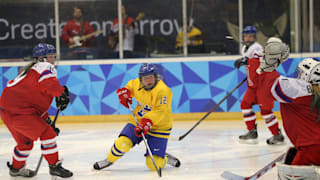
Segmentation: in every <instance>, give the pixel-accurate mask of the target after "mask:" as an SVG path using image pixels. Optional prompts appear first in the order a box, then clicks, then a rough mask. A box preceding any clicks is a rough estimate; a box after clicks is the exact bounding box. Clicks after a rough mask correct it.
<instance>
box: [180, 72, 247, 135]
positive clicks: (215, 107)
mask: <svg viewBox="0 0 320 180" xmlns="http://www.w3.org/2000/svg"><path fill="white" fill-rule="evenodd" d="M246 80H247V78H244V79H243V80H242V81H241V82H240V83H239V84H238V85H237V86H236V87H235V88H233V89H232V91H231V92H229V93H228V94H227V95H226V96H225V97H224V98H223V99H221V100H220V101H219V103H218V104H216V105H215V106H214V107H213V108H211V109H210V110H209V112H207V114H206V115H204V116H203V117H202V118H201V119H200V120H199V121H198V122H197V123H196V124H195V125H193V126H192V128H191V129H190V130H189V131H187V132H186V133H185V134H183V135H181V136H180V137H179V141H181V140H182V139H183V138H185V137H186V136H187V135H188V134H189V133H191V131H192V130H193V129H194V128H196V127H197V126H198V125H199V124H200V123H201V122H202V121H203V120H204V119H206V118H207V117H208V116H209V114H211V112H212V111H214V110H215V109H217V108H218V107H219V106H220V104H222V103H223V102H224V101H225V100H226V99H227V98H228V97H229V96H231V94H232V93H233V92H234V91H235V90H237V89H238V88H239V87H240V86H241V85H242V84H243V83H244V82H245V81H246Z"/></svg>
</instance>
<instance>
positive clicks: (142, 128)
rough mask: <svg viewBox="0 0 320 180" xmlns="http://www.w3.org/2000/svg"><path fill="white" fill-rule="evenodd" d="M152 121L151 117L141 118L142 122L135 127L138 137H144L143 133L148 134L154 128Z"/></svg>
mask: <svg viewBox="0 0 320 180" xmlns="http://www.w3.org/2000/svg"><path fill="white" fill-rule="evenodd" d="M152 125H153V124H152V121H151V120H150V119H145V118H143V119H141V122H140V124H138V126H136V127H135V128H134V134H135V135H136V136H137V137H142V135H141V133H143V135H146V134H147V132H149V131H150V129H151V128H152Z"/></svg>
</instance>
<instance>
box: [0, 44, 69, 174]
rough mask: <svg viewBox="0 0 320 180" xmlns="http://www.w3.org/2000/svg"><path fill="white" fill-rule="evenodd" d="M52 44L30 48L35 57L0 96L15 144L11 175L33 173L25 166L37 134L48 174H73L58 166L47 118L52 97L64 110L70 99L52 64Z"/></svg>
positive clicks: (53, 49)
mask: <svg viewBox="0 0 320 180" xmlns="http://www.w3.org/2000/svg"><path fill="white" fill-rule="evenodd" d="M55 53H56V50H55V47H54V46H53V45H50V44H44V43H40V44H38V45H37V46H35V48H34V49H33V57H34V61H33V62H32V63H30V64H29V65H27V66H26V67H25V68H23V69H22V71H21V73H20V74H19V75H18V76H17V77H16V78H15V79H14V80H10V81H8V83H7V86H6V87H5V89H4V90H3V92H2V95H1V99H0V115H1V119H2V120H3V122H4V123H5V125H6V126H7V128H8V129H9V131H10V133H11V134H12V136H13V138H14V139H15V141H16V143H17V145H16V146H15V148H14V152H13V156H12V164H11V165H10V164H9V162H8V163H7V164H8V167H9V169H10V170H9V174H10V176H23V177H33V176H34V175H35V172H34V171H32V170H30V169H26V168H25V164H26V160H27V158H28V156H29V154H30V151H31V150H32V148H33V142H34V141H35V140H37V139H38V138H40V141H41V150H42V155H43V156H44V158H45V159H46V160H47V162H48V164H49V169H50V174H51V175H53V176H60V177H71V176H72V175H73V173H72V172H70V171H69V170H67V169H64V168H63V167H62V166H61V163H62V162H61V161H59V159H58V158H59V157H58V148H57V144H56V135H57V134H56V132H55V130H54V129H53V128H52V127H51V126H50V125H49V124H48V123H47V122H46V121H48V118H49V115H48V112H47V111H48V109H49V107H50V105H51V102H52V100H53V98H54V97H56V103H57V108H59V109H60V110H64V109H65V108H66V107H67V105H68V103H69V100H70V99H69V92H68V89H67V87H66V86H65V87H63V86H61V85H60V83H59V81H58V79H57V72H56V69H55V66H54V61H55Z"/></svg>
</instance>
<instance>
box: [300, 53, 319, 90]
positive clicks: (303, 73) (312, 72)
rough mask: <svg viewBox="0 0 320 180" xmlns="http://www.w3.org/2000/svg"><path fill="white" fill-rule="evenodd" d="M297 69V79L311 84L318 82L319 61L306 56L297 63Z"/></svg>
mask: <svg viewBox="0 0 320 180" xmlns="http://www.w3.org/2000/svg"><path fill="white" fill-rule="evenodd" d="M297 71H299V74H298V79H301V80H303V81H306V82H309V83H311V84H320V62H319V61H317V60H315V59H312V58H306V59H304V60H302V61H301V62H300V63H299V64H298V67H297Z"/></svg>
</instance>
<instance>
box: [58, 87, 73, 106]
mask: <svg viewBox="0 0 320 180" xmlns="http://www.w3.org/2000/svg"><path fill="white" fill-rule="evenodd" d="M64 88H65V89H64V91H63V93H62V94H61V96H59V97H56V106H57V108H58V109H60V110H61V111H63V110H64V109H66V108H67V106H68V104H69V102H70V97H69V90H68V88H67V86H64Z"/></svg>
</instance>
